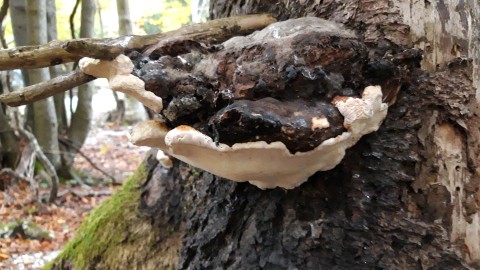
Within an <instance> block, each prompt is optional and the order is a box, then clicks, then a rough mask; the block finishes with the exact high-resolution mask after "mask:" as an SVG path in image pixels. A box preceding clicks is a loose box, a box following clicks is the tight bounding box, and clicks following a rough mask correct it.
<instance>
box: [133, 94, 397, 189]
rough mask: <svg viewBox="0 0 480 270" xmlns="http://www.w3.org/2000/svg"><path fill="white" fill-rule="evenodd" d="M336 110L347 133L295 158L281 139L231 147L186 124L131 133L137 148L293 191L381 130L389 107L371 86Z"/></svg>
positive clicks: (152, 124) (146, 125)
mask: <svg viewBox="0 0 480 270" xmlns="http://www.w3.org/2000/svg"><path fill="white" fill-rule="evenodd" d="M335 106H336V107H337V108H338V109H339V111H340V113H341V114H342V115H343V116H344V119H345V120H344V126H345V128H346V131H345V132H343V133H341V134H340V135H338V136H336V137H333V138H330V139H327V140H325V141H323V142H322V143H321V144H320V145H319V146H317V147H315V148H314V149H313V150H310V151H306V152H297V153H295V154H292V153H290V151H289V149H288V148H287V147H286V146H285V144H284V143H282V142H279V141H276V142H272V143H267V142H265V141H255V142H245V143H235V144H233V145H232V146H229V145H227V144H223V143H215V142H214V141H213V139H212V138H211V137H209V136H207V135H205V134H203V133H202V132H200V131H198V130H196V129H194V128H192V127H189V126H185V125H182V126H178V127H176V128H174V129H172V130H170V131H168V132H166V133H165V128H164V125H163V124H159V123H161V122H158V121H152V120H150V121H148V122H142V123H140V124H139V125H137V126H135V127H134V131H133V134H142V138H140V136H138V135H133V136H132V138H133V139H132V140H133V142H134V143H135V144H137V145H148V146H156V147H158V148H160V149H161V150H162V151H164V152H165V153H167V154H168V155H171V156H174V157H175V158H177V159H179V160H182V161H184V162H186V163H188V164H191V165H193V166H195V167H198V168H201V169H203V170H205V171H208V172H211V173H213V174H215V175H218V176H221V177H224V178H227V179H230V180H233V181H237V182H245V181H248V182H250V183H251V184H253V185H255V186H257V187H259V188H261V189H265V188H275V187H282V188H286V189H291V188H294V187H296V186H298V185H300V184H301V183H303V182H305V181H306V180H307V179H308V177H309V176H311V175H313V174H314V173H315V172H317V171H326V170H330V169H333V168H334V167H335V166H336V165H338V164H339V163H340V161H341V160H342V159H343V157H344V155H345V150H346V149H347V148H349V147H351V146H352V145H354V144H355V143H356V142H357V141H358V140H359V139H360V138H361V137H362V136H363V135H365V134H368V133H371V132H373V131H376V130H377V129H378V128H379V126H380V125H381V123H382V121H383V119H384V118H385V116H386V115H387V109H388V106H387V104H386V103H383V102H382V91H381V88H380V87H379V86H369V87H367V88H366V89H365V90H364V92H363V94H362V98H354V97H347V98H345V99H343V100H337V101H336V102H335ZM322 122H323V121H322ZM144 135H146V137H143V136H144ZM150 135H151V138H149V136H150ZM162 139H163V141H162ZM154 142H156V143H154Z"/></svg>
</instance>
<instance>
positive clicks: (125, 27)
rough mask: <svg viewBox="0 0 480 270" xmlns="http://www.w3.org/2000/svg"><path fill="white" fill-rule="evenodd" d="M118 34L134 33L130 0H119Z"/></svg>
mask: <svg viewBox="0 0 480 270" xmlns="http://www.w3.org/2000/svg"><path fill="white" fill-rule="evenodd" d="M117 12H118V34H119V35H120V36H124V35H131V34H133V30H132V20H131V19H130V7H129V5H128V0H117Z"/></svg>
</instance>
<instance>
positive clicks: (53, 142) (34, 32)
mask: <svg viewBox="0 0 480 270" xmlns="http://www.w3.org/2000/svg"><path fill="white" fill-rule="evenodd" d="M27 17H28V40H29V44H30V45H37V44H44V43H47V40H48V38H47V5H46V1H45V0H41V1H30V0H28V1H27ZM28 79H29V83H31V84H35V83H39V82H43V81H47V80H49V79H50V73H49V70H48V68H40V69H34V70H30V71H29V76H28ZM56 116H57V115H56V112H55V104H54V102H53V98H47V99H45V100H41V101H38V102H35V103H34V104H33V118H34V123H33V132H34V134H35V137H36V138H37V140H38V143H39V144H40V146H41V147H42V149H43V151H44V152H45V154H46V155H47V157H48V159H49V160H50V161H51V162H52V164H54V166H55V167H59V166H60V150H59V146H58V123H57V117H56Z"/></svg>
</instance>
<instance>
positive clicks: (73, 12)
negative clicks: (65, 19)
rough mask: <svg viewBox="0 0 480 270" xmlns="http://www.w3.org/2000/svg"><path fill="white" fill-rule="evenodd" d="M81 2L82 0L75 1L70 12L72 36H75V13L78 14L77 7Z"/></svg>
mask: <svg viewBox="0 0 480 270" xmlns="http://www.w3.org/2000/svg"><path fill="white" fill-rule="evenodd" d="M79 4H80V0H77V1H75V6H73V10H72V13H71V14H70V18H69V22H70V34H71V35H72V38H73V39H74V38H75V24H74V19H75V14H77V9H78V6H79Z"/></svg>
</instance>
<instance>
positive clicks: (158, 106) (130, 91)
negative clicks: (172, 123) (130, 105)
mask: <svg viewBox="0 0 480 270" xmlns="http://www.w3.org/2000/svg"><path fill="white" fill-rule="evenodd" d="M79 67H80V70H82V71H83V72H84V73H85V74H88V75H91V76H94V77H97V78H106V79H108V84H109V86H110V88H111V89H112V90H113V91H118V92H122V93H125V94H127V95H129V96H132V97H134V98H135V99H137V100H138V101H140V102H141V103H142V104H143V105H145V106H147V107H148V108H150V109H152V110H153V111H154V112H156V113H159V112H160V111H161V110H162V109H163V103H162V98H161V97H159V96H156V95H155V94H154V93H152V92H150V91H146V90H145V82H143V81H142V80H141V79H140V78H138V77H136V76H134V75H132V74H131V73H132V71H133V68H134V64H133V62H132V60H130V58H128V57H127V56H125V55H123V54H120V55H119V56H117V57H116V58H115V59H113V60H100V59H93V58H88V57H85V58H82V59H80V62H79Z"/></svg>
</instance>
